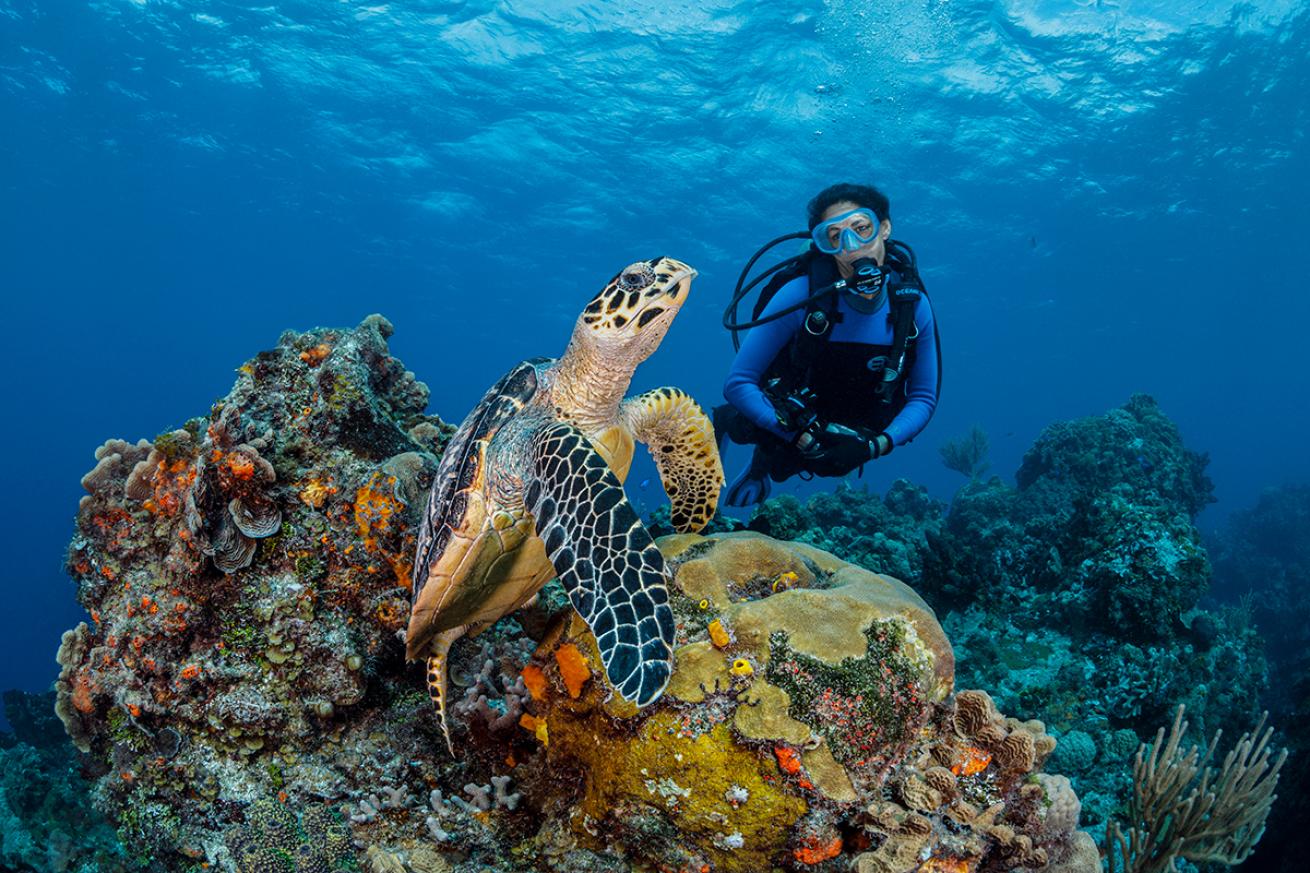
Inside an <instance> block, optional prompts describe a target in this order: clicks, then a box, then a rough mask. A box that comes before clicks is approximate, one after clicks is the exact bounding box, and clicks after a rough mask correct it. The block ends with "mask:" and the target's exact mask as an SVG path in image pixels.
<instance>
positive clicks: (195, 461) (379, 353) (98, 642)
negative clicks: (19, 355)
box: [56, 316, 450, 864]
mask: <svg viewBox="0 0 1310 873" xmlns="http://www.w3.org/2000/svg"><path fill="white" fill-rule="evenodd" d="M391 331H392V328H391V325H390V324H389V323H388V322H387V321H386V320H385V319H383V318H381V317H380V316H370V317H369V318H368V319H366V320H365V321H364V322H363V323H362V324H361V325H360V326H359V327H357V328H356V329H354V330H348V331H342V330H314V331H310V332H307V333H303V334H296V333H287V334H285V335H284V336H283V337H282V338H281V340H280V341H279V343H278V346H277V347H276V348H275V349H272V350H270V351H267V352H263V353H261V354H259V355H257V356H256V357H255V358H253V359H252V360H250V361H248V362H247V363H246V364H244V365H243V366H242V367H241V368H240V369H239V371H238V378H237V381H236V384H235V385H234V387H233V389H232V391H231V392H230V393H229V394H228V396H227V397H226V398H224V399H223V400H221V401H219V402H218V403H217V404H215V405H214V407H213V409H212V410H211V412H210V415H209V416H208V417H207V418H206V419H195V420H192V421H189V422H186V423H185V425H184V426H183V427H181V428H178V429H176V430H173V431H170V432H167V433H165V434H163V435H161V436H160V437H158V438H156V439H155V440H154V441H152V442H146V441H142V442H139V443H137V444H136V445H129V444H127V443H124V442H122V441H111V442H110V443H107V444H106V445H105V446H104V447H102V448H101V449H100V450H99V451H98V452H97V453H96V457H97V464H96V467H95V469H94V470H93V471H92V472H91V473H90V474H89V475H88V476H87V477H86V478H85V479H84V480H83V485H84V487H86V488H87V490H88V494H87V496H86V497H85V498H83V500H82V503H81V506H80V508H79V513H78V518H77V533H76V535H75V537H74V539H73V542H72V544H71V546H70V548H69V553H68V569H69V572H70V573H71V574H72V576H73V577H74V579H75V580H76V581H77V583H78V598H79V600H80V601H81V603H82V605H83V606H84V607H85V608H86V610H87V612H88V613H89V614H90V617H91V621H90V622H88V623H83V624H81V625H79V627H77V628H75V629H73V630H71V631H69V632H68V633H66V634H65V638H64V642H63V645H62V646H61V647H60V652H59V656H58V660H59V663H60V667H61V670H60V676H59V679H58V681H57V683H56V688H57V692H58V701H57V705H56V709H57V712H58V713H59V715H60V717H61V718H62V719H63V721H64V723H65V727H66V729H67V731H68V734H69V736H70V737H71V738H72V739H73V741H74V742H75V743H76V744H77V746H78V747H79V748H80V749H82V750H83V751H85V752H87V753H88V754H89V755H90V756H91V758H92V759H93V760H94V761H95V763H96V766H97V767H98V768H100V769H101V771H102V772H104V773H105V775H104V776H103V777H101V778H100V779H99V780H98V783H97V786H96V789H95V793H96V802H97V804H98V805H99V806H100V807H101V808H102V809H103V810H104V811H105V812H106V813H108V814H109V816H110V817H111V818H112V819H113V820H114V821H115V823H116V825H117V827H118V829H119V834H120V836H121V838H122V839H123V842H124V845H126V846H128V847H130V848H131V850H132V851H133V852H135V853H137V854H138V856H139V857H140V859H142V860H145V859H149V858H151V857H161V858H172V859H173V861H171V862H169V863H172V864H178V863H180V862H179V861H178V859H182V858H190V859H193V860H194V861H195V862H204V863H211V864H212V863H218V862H219V860H220V857H221V856H223V857H228V858H229V860H233V859H232V858H231V853H230V852H227V854H226V855H224V852H226V850H225V848H224V846H225V843H224V840H223V839H222V838H221V834H222V833H223V832H224V831H225V830H226V829H228V828H229V827H230V826H232V825H235V824H239V823H241V822H242V821H243V818H244V813H243V810H245V809H247V808H251V804H254V803H255V802H256V801H259V800H262V799H266V798H268V797H277V798H280V800H281V802H283V803H285V804H288V805H289V806H291V807H294V808H298V809H307V808H309V805H310V804H313V803H322V802H323V801H327V802H329V803H332V804H339V803H340V802H341V801H342V800H344V799H345V798H349V797H360V798H363V797H366V796H367V795H368V793H369V792H372V791H380V790H383V787H384V786H385V785H387V784H401V783H403V782H405V781H407V780H410V779H413V778H418V777H421V775H422V771H420V770H414V769H411V768H410V766H409V764H408V762H407V761H405V760H403V759H402V756H400V755H399V754H398V752H397V750H398V749H400V748H403V747H406V746H415V745H424V744H426V742H427V740H428V737H429V734H428V731H429V729H430V728H429V725H428V719H427V718H426V712H425V706H424V703H425V702H424V701H423V700H421V699H412V698H413V695H411V694H410V691H411V689H410V687H409V683H408V681H407V680H406V678H405V677H404V674H403V667H402V664H401V658H402V651H403V649H402V645H401V642H400V641H399V640H398V639H397V637H396V632H397V631H398V630H399V629H400V628H401V627H403V625H404V622H405V620H406V618H407V613H408V591H407V586H408V577H409V562H410V560H411V554H412V551H413V548H414V545H413V533H412V530H411V528H412V525H413V522H414V520H415V519H416V517H417V513H418V512H419V511H420V509H421V507H422V505H423V502H424V500H425V498H426V493H427V487H428V485H429V484H430V481H431V476H432V472H433V471H434V470H435V468H436V456H437V455H438V454H439V453H440V451H441V448H442V445H443V440H444V439H445V438H446V437H447V436H448V434H449V432H450V428H449V427H447V426H446V425H444V424H443V423H442V422H441V421H440V420H439V419H437V418H434V417H432V416H428V415H426V414H425V413H424V408H425V407H426V405H427V389H426V387H425V386H424V385H423V384H422V383H420V382H418V381H416V380H415V378H414V376H413V374H412V373H409V372H407V371H406V370H405V369H404V367H403V366H401V364H400V363H399V362H398V361H397V360H396V359H395V358H394V357H392V356H391V355H390V353H389V351H388V349H387V342H386V340H387V337H389V336H390V334H391ZM383 677H386V678H383ZM370 695H372V696H373V697H374V698H376V699H375V700H374V701H373V702H372V703H370V704H365V700H366V698H368V697H369V696H370ZM388 700H390V701H399V704H398V705H395V706H392V707H390V708H389V710H387V711H386V716H385V717H383V712H384V707H383V706H381V705H380V704H381V702H382V701H388ZM352 709H355V710H356V712H353V713H352ZM420 712H422V713H423V715H422V717H420V715H419V713H420ZM397 721H398V722H400V727H397V725H396V722H397ZM371 756H376V760H371V759H370V757H371ZM429 763H430V769H433V770H434V769H435V764H431V762H429ZM428 778H430V779H433V780H434V781H435V778H436V777H435V776H434V775H431V774H429V776H428ZM365 789H367V790H365ZM424 793H426V792H424ZM352 841H353V838H352ZM274 848H276V847H274ZM280 850H281V851H284V852H291V851H292V850H291V849H289V848H287V847H281V849H280ZM270 851H272V850H271V849H270ZM260 852H262V853H263V854H264V855H267V854H268V852H266V851H264V849H260V850H259V852H256V853H255V854H259V853H260ZM235 862H241V858H240V857H237V858H235ZM242 863H243V862H242ZM269 863H272V862H271V861H270V862H269ZM307 863H308V862H307Z"/></svg>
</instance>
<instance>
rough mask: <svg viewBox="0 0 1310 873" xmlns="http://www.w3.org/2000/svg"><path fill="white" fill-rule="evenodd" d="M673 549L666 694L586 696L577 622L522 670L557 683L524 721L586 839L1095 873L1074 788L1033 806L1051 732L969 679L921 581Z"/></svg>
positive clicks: (646, 857)
mask: <svg viewBox="0 0 1310 873" xmlns="http://www.w3.org/2000/svg"><path fill="white" fill-rule="evenodd" d="M659 544H660V547H661V550H662V551H664V553H665V555H666V557H667V558H668V559H669V561H670V564H671V566H672V567H673V568H674V570H675V576H674V583H673V589H672V592H671V593H672V597H671V603H672V605H673V606H674V611H675V615H676V616H677V618H678V622H679V636H678V646H677V648H676V650H675V664H676V667H675V671H674V676H673V679H672V681H671V683H670V685H669V688H668V690H667V691H666V693H665V695H664V697H663V698H661V699H660V701H658V702H657V703H656V704H654V705H653V706H652V707H650V708H648V709H646V710H643V711H642V712H640V713H638V712H636V711H635V710H633V709H632V708H631V707H630V706H629V705H628V704H626V703H624V702H622V701H621V700H619V699H618V698H616V697H614V696H612V695H610V694H609V692H608V689H606V688H605V686H604V684H603V683H602V682H600V681H590V682H586V683H584V684H583V685H582V686H581V688H582V690H581V693H580V694H575V693H574V685H573V683H572V682H571V681H570V679H569V676H568V675H567V673H568V670H567V669H566V668H565V667H564V664H567V663H571V661H572V658H571V657H570V658H568V659H561V658H559V657H557V653H559V652H560V651H561V650H565V649H575V650H577V651H579V652H581V653H582V655H583V657H584V658H585V659H586V661H587V663H588V664H590V665H593V666H592V667H591V671H592V673H593V674H595V673H597V672H598V670H597V668H596V667H595V666H594V665H596V664H598V663H599V661H598V657H597V653H596V650H595V643H594V641H593V640H592V638H591V637H590V634H589V632H588V631H587V629H586V627H585V625H583V624H582V623H581V622H580V621H578V620H576V619H569V620H567V621H562V622H561V623H560V625H559V627H558V629H557V630H556V631H555V632H554V633H552V634H548V635H547V637H546V638H545V639H543V641H542V644H541V645H540V646H539V647H538V649H537V651H536V653H535V654H534V656H533V659H532V661H531V663H530V664H529V665H528V666H527V667H526V668H525V673H526V672H533V673H535V674H539V675H540V677H541V681H539V682H533V683H531V684H530V687H533V688H535V689H537V690H536V691H534V693H533V695H532V700H531V701H530V703H529V704H528V705H529V706H530V707H531V710H532V712H531V714H530V715H529V716H528V719H526V720H525V722H526V723H525V725H524V726H525V727H530V728H531V729H532V730H533V731H534V733H535V730H536V728H537V727H538V726H539V725H541V724H543V723H544V724H546V725H547V726H548V730H547V731H546V736H547V737H548V739H547V740H546V741H545V743H544V759H543V758H542V757H540V756H539V757H538V758H536V759H534V760H533V763H532V764H531V765H530V766H531V767H542V766H544V767H545V769H546V770H547V771H550V772H554V773H566V774H570V777H571V778H575V780H576V784H577V788H576V799H575V801H574V802H575V805H574V806H573V807H571V808H570V812H569V815H568V818H567V819H566V820H564V821H562V822H561V824H560V827H561V828H568V829H570V830H571V831H572V833H573V836H574V837H575V838H576V839H578V840H580V841H581V842H582V844H583V845H584V846H587V847H589V848H592V849H593V850H596V851H600V850H602V849H607V850H609V851H612V852H618V853H620V854H622V855H623V856H625V857H627V858H629V859H631V860H633V861H636V862H638V863H644V864H646V865H648V866H650V867H652V868H658V869H676V870H682V869H690V870H700V869H710V870H723V871H755V870H768V869H801V870H803V869H810V868H812V867H819V866H820V865H823V864H825V863H829V862H831V863H832V864H839V863H842V862H839V861H837V860H835V859H839V858H840V859H843V861H844V863H845V864H847V865H850V864H854V865H856V866H857V867H858V869H861V870H901V869H903V870H909V869H915V868H916V867H917V866H918V864H919V863H920V862H921V861H924V860H925V859H928V860H930V861H931V863H940V864H943V865H945V864H948V863H949V864H954V865H955V867H952V868H950V869H957V868H958V869H978V867H979V865H984V866H986V868H987V869H994V870H1006V869H1019V868H1022V867H1025V866H1041V865H1043V864H1045V863H1047V862H1048V861H1055V860H1057V859H1058V860H1065V859H1068V858H1073V857H1075V856H1076V855H1077V856H1078V857H1081V858H1082V859H1083V861H1081V862H1079V863H1080V864H1081V866H1078V867H1075V868H1073V869H1081V870H1086V871H1091V870H1094V869H1095V864H1096V861H1095V852H1094V851H1093V852H1092V855H1091V863H1090V864H1088V863H1087V862H1086V859H1087V857H1088V856H1087V855H1086V852H1085V844H1086V843H1088V842H1089V841H1090V838H1089V837H1087V836H1086V835H1081V836H1080V835H1078V833H1077V807H1076V799H1075V800H1074V801H1073V812H1072V814H1071V815H1070V814H1067V813H1066V814H1065V815H1063V817H1051V816H1047V817H1046V818H1045V819H1043V818H1042V816H1041V815H1039V814H1038V813H1037V811H1036V810H1037V809H1038V808H1042V809H1044V808H1045V803H1044V801H1043V800H1042V799H1041V798H1043V797H1044V796H1045V792H1046V789H1044V788H1043V787H1042V786H1041V783H1040V782H1038V781H1037V780H1038V777H1039V776H1044V775H1045V774H1039V773H1038V772H1037V771H1039V770H1040V767H1041V765H1042V762H1043V761H1044V760H1045V759H1046V758H1047V757H1048V756H1049V754H1050V752H1051V751H1052V749H1053V748H1054V747H1055V741H1054V739H1053V738H1051V737H1050V736H1048V735H1047V734H1046V733H1045V730H1044V727H1043V726H1042V725H1041V723H1040V722H1035V721H1033V722H1019V721H1017V720H1015V719H1006V718H1004V717H1003V716H1001V714H1000V713H999V712H998V711H997V710H996V708H995V706H994V705H993V704H992V701H991V698H990V697H989V696H988V695H986V694H985V693H983V692H978V691H968V692H960V693H959V694H957V695H952V694H951V688H952V678H953V667H954V656H953V653H952V651H951V648H950V645H949V643H948V642H947V640H946V638H945V635H944V634H943V633H942V630H941V628H940V626H939V625H938V624H937V621H936V619H935V617H934V616H933V614H932V612H931V610H929V609H927V607H926V605H925V604H924V603H923V602H922V600H920V599H919V597H918V596H917V595H916V594H914V592H913V591H912V590H910V589H909V588H908V587H907V586H905V585H904V584H902V583H900V582H898V581H897V580H895V579H892V578H889V577H886V576H880V575H877V574H874V573H871V572H868V571H866V570H863V569H861V568H858V567H855V566H853V565H850V564H846V563H844V562H842V561H839V560H837V559H835V558H834V557H833V556H832V555H831V554H828V553H825V552H822V551H820V550H818V549H814V548H812V547H808V546H806V545H804V544H797V543H780V542H778V541H776V540H773V539H771V538H767V537H763V536H760V535H758V534H754V533H735V534H733V533H730V534H723V535H716V536H711V537H704V536H692V535H688V536H669V537H664V538H662V539H661V540H660V541H659ZM780 579H781V580H786V581H787V583H788V584H786V585H785V586H779V585H778V584H777V583H778V582H779V580H780ZM742 662H745V663H746V664H749V665H751V669H750V670H742V669H739V665H740V664H741V663H742ZM574 681H576V680H574ZM573 774H576V777H573ZM1064 785H1065V786H1066V791H1067V782H1065V783H1064ZM1067 793H1068V794H1069V795H1070V796H1071V797H1072V792H1071V791H1067ZM932 859H935V860H932ZM822 869H847V868H846V867H841V866H837V867H831V868H828V867H824V868H822ZM924 869H927V868H924ZM933 869H936V868H935V867H934V868H933ZM941 869H947V868H946V867H944V866H943V867H942V868H941Z"/></svg>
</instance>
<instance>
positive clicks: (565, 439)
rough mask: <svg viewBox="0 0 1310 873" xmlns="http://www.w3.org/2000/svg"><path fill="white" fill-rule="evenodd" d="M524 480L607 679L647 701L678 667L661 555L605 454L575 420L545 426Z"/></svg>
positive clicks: (551, 553) (540, 533) (548, 548)
mask: <svg viewBox="0 0 1310 873" xmlns="http://www.w3.org/2000/svg"><path fill="white" fill-rule="evenodd" d="M529 477H530V478H529V480H528V481H527V482H526V483H525V484H526V489H525V497H526V500H525V502H526V504H527V507H528V510H529V511H530V512H531V513H532V515H533V518H534V520H535V523H536V529H537V536H538V537H540V538H541V540H542V541H543V542H544V543H545V545H546V555H547V557H549V558H550V562H551V565H552V566H553V567H554V568H555V572H556V573H557V574H558V575H559V579H560V582H561V583H562V584H563V585H564V589H565V590H566V591H567V592H568V595H569V600H570V601H571V602H572V604H573V608H574V609H576V610H577V611H578V614H579V615H581V616H582V619H583V621H585V622H586V623H587V625H588V627H590V628H591V632H592V633H593V634H594V635H595V637H596V644H597V646H598V647H599V649H600V659H601V663H602V664H604V666H605V673H606V675H607V676H608V677H609V681H610V684H611V685H612V686H613V687H614V688H615V689H616V690H617V691H618V692H619V694H621V695H622V696H623V697H624V698H625V699H627V700H631V701H635V702H636V704H637V705H638V706H645V705H646V704H648V703H650V702H651V701H653V700H655V699H656V698H657V697H659V696H660V693H661V692H662V691H663V690H664V686H666V685H667V684H668V682H669V677H670V676H671V675H672V673H673V659H672V652H673V631H674V624H673V610H671V609H670V608H669V592H668V589H667V588H666V587H665V567H664V557H663V556H662V555H661V554H660V551H659V549H658V548H656V547H655V541H654V540H653V539H651V536H650V534H649V533H647V531H646V528H645V527H643V526H642V523H641V520H640V519H639V518H638V517H637V513H636V511H635V510H634V509H633V508H632V505H631V504H630V503H628V500H627V497H626V496H625V495H624V493H623V486H622V485H621V484H620V483H619V480H618V477H616V476H615V475H614V473H613V471H611V470H610V468H609V465H608V464H606V463H605V459H604V458H602V457H601V456H600V454H599V453H598V452H597V451H596V450H595V449H594V448H592V445H591V443H590V442H588V440H587V438H586V437H585V436H583V434H582V432H581V431H579V430H578V429H577V428H575V427H573V426H572V425H570V424H567V423H564V422H553V423H551V424H549V425H546V426H544V427H543V428H542V429H541V431H540V432H539V433H538V434H537V435H536V437H535V439H534V441H533V445H532V467H531V471H530V473H529Z"/></svg>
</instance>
